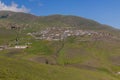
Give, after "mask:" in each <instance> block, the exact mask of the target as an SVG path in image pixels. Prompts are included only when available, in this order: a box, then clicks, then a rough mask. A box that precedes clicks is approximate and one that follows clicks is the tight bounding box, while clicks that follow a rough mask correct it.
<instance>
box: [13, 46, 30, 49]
mask: <svg viewBox="0 0 120 80" xmlns="http://www.w3.org/2000/svg"><path fill="white" fill-rule="evenodd" d="M15 48H16V49H26V48H28V46H27V45H17V46H15Z"/></svg>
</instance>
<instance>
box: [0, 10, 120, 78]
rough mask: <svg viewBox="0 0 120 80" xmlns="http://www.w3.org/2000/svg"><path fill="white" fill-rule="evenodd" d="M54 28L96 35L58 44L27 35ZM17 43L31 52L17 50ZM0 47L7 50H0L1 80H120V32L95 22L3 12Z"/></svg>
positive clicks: (59, 16) (79, 18) (67, 40)
mask: <svg viewBox="0 0 120 80" xmlns="http://www.w3.org/2000/svg"><path fill="white" fill-rule="evenodd" d="M51 27H53V28H55V27H56V28H58V29H62V28H63V29H64V28H69V27H70V28H71V29H80V30H83V31H88V32H89V30H90V31H94V32H95V33H96V34H97V35H95V34H93V35H82V36H70V37H67V38H65V39H63V40H58V41H54V40H53V41H49V40H40V39H36V38H34V37H33V35H32V36H31V35H28V34H32V33H37V32H39V31H41V30H45V29H46V28H50V29H51ZM43 32H44V31H43ZM51 32H52V31H51ZM56 32H57V31H56ZM53 33H54V32H53ZM100 33H102V34H100ZM38 34H39V33H38ZM108 34H109V35H108ZM37 36H39V35H37ZM16 39H18V42H19V43H18V44H17V45H28V48H26V49H16V48H14V47H15V46H16V41H17V40H16ZM1 46H8V48H7V49H4V50H0V80H120V74H118V73H119V72H120V30H118V29H114V28H112V27H110V26H107V25H103V24H100V23H98V22H96V21H94V20H90V19H86V18H82V17H77V16H71V15H51V16H34V15H32V14H26V13H15V12H8V11H0V48H1Z"/></svg>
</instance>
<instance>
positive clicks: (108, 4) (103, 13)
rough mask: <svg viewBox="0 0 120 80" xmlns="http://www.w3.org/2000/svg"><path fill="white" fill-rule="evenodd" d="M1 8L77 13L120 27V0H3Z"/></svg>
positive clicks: (31, 11)
mask: <svg viewBox="0 0 120 80" xmlns="http://www.w3.org/2000/svg"><path fill="white" fill-rule="evenodd" d="M0 10H11V11H15V12H27V13H32V14H35V15H40V16H41V15H51V14H65V15H77V16H82V17H85V18H89V19H93V20H96V21H98V22H100V23H103V24H108V25H111V26H113V27H116V28H119V29H120V0H1V2H0Z"/></svg>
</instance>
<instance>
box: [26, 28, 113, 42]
mask: <svg viewBox="0 0 120 80" xmlns="http://www.w3.org/2000/svg"><path fill="white" fill-rule="evenodd" d="M27 35H30V36H32V37H34V38H35V39H40V40H48V41H58V40H64V39H66V38H67V37H70V36H85V35H86V36H93V37H98V36H99V37H110V36H111V35H110V34H109V33H105V32H97V31H92V30H81V29H77V28H72V27H67V28H65V27H64V28H62V27H61V28H58V27H52V28H46V29H44V30H41V31H38V32H33V33H28V34H27Z"/></svg>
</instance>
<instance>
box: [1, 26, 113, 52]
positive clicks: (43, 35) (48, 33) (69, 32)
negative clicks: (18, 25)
mask: <svg viewBox="0 0 120 80" xmlns="http://www.w3.org/2000/svg"><path fill="white" fill-rule="evenodd" d="M27 35H28V36H32V37H33V38H34V39H35V40H48V41H59V40H61V41H62V40H65V39H66V38H68V37H70V36H76V37H82V36H89V37H92V38H94V39H101V38H103V37H105V38H108V37H111V35H110V34H109V33H105V32H98V31H93V30H82V29H78V28H73V27H49V28H45V29H42V30H40V31H37V32H32V33H27ZM16 39H17V37H16ZM16 43H18V42H17V41H16ZM28 47H29V46H28V45H15V46H12V47H10V46H8V45H1V46H0V51H1V50H4V49H26V48H28Z"/></svg>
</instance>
